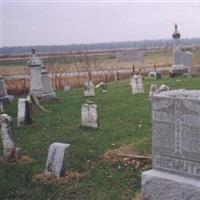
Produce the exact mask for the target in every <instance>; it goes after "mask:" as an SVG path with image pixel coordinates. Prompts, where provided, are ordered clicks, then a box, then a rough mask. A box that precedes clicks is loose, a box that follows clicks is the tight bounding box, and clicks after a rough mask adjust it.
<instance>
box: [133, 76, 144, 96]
mask: <svg viewBox="0 0 200 200" xmlns="http://www.w3.org/2000/svg"><path fill="white" fill-rule="evenodd" d="M130 85H131V87H132V93H133V94H138V93H144V86H143V81H142V76H141V75H134V76H133V78H132V80H131V83H130Z"/></svg>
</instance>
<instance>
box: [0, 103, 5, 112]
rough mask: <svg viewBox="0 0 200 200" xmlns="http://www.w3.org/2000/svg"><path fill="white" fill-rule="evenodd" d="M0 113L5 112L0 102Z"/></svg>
mask: <svg viewBox="0 0 200 200" xmlns="http://www.w3.org/2000/svg"><path fill="white" fill-rule="evenodd" d="M0 112H2V113H4V112H5V107H4V103H3V102H2V101H0Z"/></svg>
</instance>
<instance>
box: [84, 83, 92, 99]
mask: <svg viewBox="0 0 200 200" xmlns="http://www.w3.org/2000/svg"><path fill="white" fill-rule="evenodd" d="M84 96H86V97H88V96H95V86H94V84H93V82H92V81H86V82H85V83H84Z"/></svg>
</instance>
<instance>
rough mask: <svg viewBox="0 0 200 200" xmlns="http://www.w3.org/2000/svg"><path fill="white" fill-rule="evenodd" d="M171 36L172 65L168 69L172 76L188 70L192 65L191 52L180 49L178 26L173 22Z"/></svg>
mask: <svg viewBox="0 0 200 200" xmlns="http://www.w3.org/2000/svg"><path fill="white" fill-rule="evenodd" d="M172 37H173V65H172V67H171V69H170V74H171V75H172V76H175V75H181V74H183V73H186V72H189V71H190V69H191V66H192V53H191V52H188V51H184V50H182V48H181V46H180V37H181V34H180V33H179V31H178V26H177V24H175V30H174V33H173V34H172Z"/></svg>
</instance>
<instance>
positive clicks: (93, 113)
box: [81, 103, 98, 128]
mask: <svg viewBox="0 0 200 200" xmlns="http://www.w3.org/2000/svg"><path fill="white" fill-rule="evenodd" d="M81 121H82V126H87V127H92V128H98V112H97V105H96V104H93V103H92V104H90V103H85V104H83V105H82V107H81Z"/></svg>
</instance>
